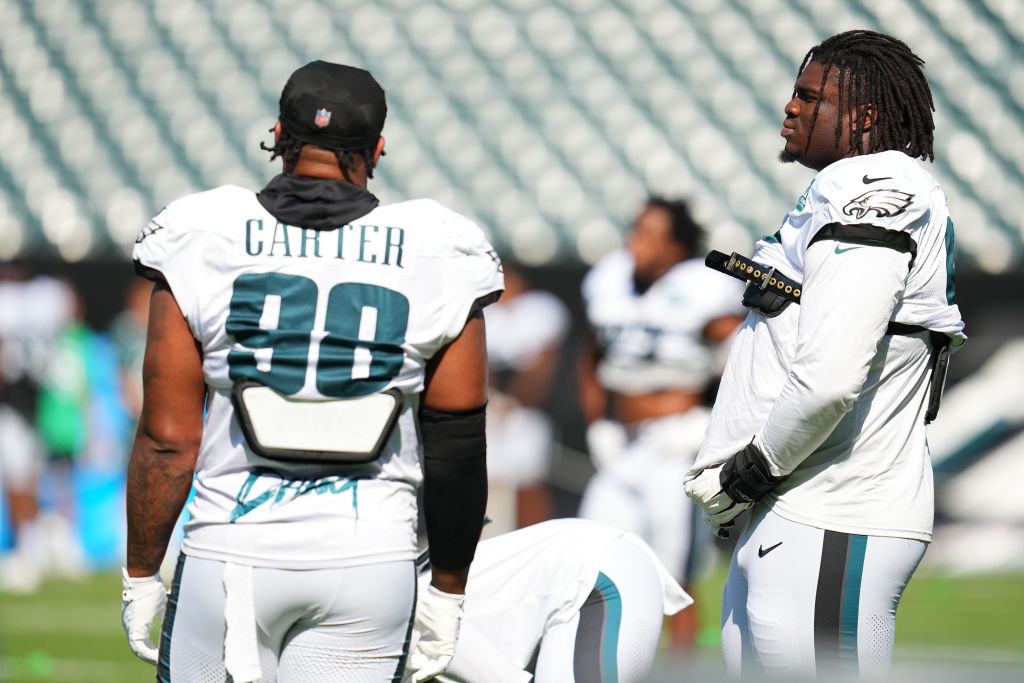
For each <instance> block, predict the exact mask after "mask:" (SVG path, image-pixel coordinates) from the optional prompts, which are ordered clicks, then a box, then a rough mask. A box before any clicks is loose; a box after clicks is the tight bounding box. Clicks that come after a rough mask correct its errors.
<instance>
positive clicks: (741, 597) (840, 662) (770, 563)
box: [722, 506, 927, 680]
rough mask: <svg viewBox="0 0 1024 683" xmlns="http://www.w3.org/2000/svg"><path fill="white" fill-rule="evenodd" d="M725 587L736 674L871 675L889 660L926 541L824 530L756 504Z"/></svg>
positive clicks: (727, 649) (728, 656) (728, 660)
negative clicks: (899, 613) (900, 610)
mask: <svg viewBox="0 0 1024 683" xmlns="http://www.w3.org/2000/svg"><path fill="white" fill-rule="evenodd" d="M752 512H753V513H754V514H753V515H752V516H751V520H750V522H749V524H748V525H747V527H746V529H744V531H743V534H742V535H741V536H740V538H739V540H738V542H737V545H736V549H735V551H734V552H733V557H732V564H731V566H730V567H729V578H728V580H727V581H726V584H725V590H724V591H723V594H722V653H723V655H724V657H725V664H726V668H727V669H728V671H729V672H730V673H732V674H734V675H739V674H740V673H743V674H751V673H755V674H756V673H764V674H766V675H768V676H770V677H776V676H780V677H797V676H817V677H818V678H821V679H822V680H827V679H828V678H829V675H828V674H829V672H833V673H839V672H844V673H846V674H847V675H849V674H851V673H852V674H854V675H861V676H871V675H875V674H879V673H884V672H886V671H887V670H888V668H889V666H890V664H891V663H892V654H893V640H894V635H895V626H896V607H897V605H898V604H899V601H900V597H901V596H902V595H903V589H904V588H905V587H906V585H907V582H908V581H909V580H910V577H911V575H912V574H913V573H914V570H915V569H917V565H918V563H919V562H920V561H921V558H922V557H923V556H924V551H925V548H926V546H927V544H926V543H924V542H923V541H915V540H910V539H905V538H893V537H886V536H862V535H857V534H844V533H839V532H836V531H826V530H824V529H818V528H816V527H812V526H807V525H804V524H798V523H796V522H791V521H789V520H787V519H783V518H782V517H780V516H778V515H776V514H775V513H773V512H770V511H768V510H767V507H766V506H758V507H756V508H755V509H754V510H752Z"/></svg>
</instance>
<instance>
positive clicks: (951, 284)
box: [946, 218, 956, 306]
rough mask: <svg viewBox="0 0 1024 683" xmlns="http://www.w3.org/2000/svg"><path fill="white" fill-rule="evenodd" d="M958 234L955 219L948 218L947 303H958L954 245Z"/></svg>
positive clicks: (951, 304)
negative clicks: (955, 232)
mask: <svg viewBox="0 0 1024 683" xmlns="http://www.w3.org/2000/svg"><path fill="white" fill-rule="evenodd" d="M955 244H956V235H955V234H954V230H953V219H952V218H946V303H947V304H949V305H950V306H953V305H955V304H956V272H955V270H954V267H953V247H954V245H955Z"/></svg>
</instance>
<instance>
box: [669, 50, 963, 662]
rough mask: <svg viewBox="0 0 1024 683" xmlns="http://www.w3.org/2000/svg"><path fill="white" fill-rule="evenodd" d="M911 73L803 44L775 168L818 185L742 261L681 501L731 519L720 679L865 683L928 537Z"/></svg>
mask: <svg viewBox="0 0 1024 683" xmlns="http://www.w3.org/2000/svg"><path fill="white" fill-rule="evenodd" d="M922 67H923V62H922V60H921V59H920V58H918V57H917V56H916V55H915V54H914V53H913V52H911V50H910V49H909V48H908V47H907V46H906V45H905V44H904V43H902V42H900V41H899V40H897V39H895V38H893V37H891V36H887V35H883V34H880V33H875V32H872V31H849V32H846V33H841V34H839V35H836V36H833V37H831V38H829V39H828V40H825V41H824V42H822V43H821V44H820V45H817V46H815V47H814V48H812V49H811V50H810V51H809V52H808V53H807V56H806V57H805V58H804V61H803V63H802V64H801V66H800V70H799V73H798V76H797V80H796V85H795V87H794V90H793V97H792V99H791V100H790V101H789V103H787V104H786V107H785V110H784V111H785V121H784V123H783V128H782V136H783V137H784V138H785V139H786V144H785V147H784V149H783V151H782V154H781V155H780V159H781V160H782V161H784V162H793V161H796V162H799V163H800V164H802V165H804V166H807V167H808V168H811V169H814V170H815V171H818V173H817V175H816V176H815V177H814V178H813V180H812V181H811V184H810V185H809V186H808V187H807V189H806V190H805V191H804V193H803V195H802V196H801V197H800V199H799V200H798V202H797V204H796V207H795V208H794V209H793V210H792V211H790V212H789V213H788V214H787V215H786V217H785V219H784V220H783V223H782V227H781V228H780V229H779V230H778V231H776V232H775V233H774V234H773V235H769V236H766V237H763V238H762V239H761V240H759V241H758V243H757V247H756V251H755V254H754V256H753V258H752V259H748V258H747V257H745V256H741V255H738V254H733V255H732V257H729V256H724V255H722V254H719V253H717V252H712V254H711V255H710V256H709V257H708V259H707V265H709V266H711V267H713V268H716V269H718V270H722V271H723V272H725V273H727V274H729V275H734V276H736V277H740V278H742V279H744V280H746V281H747V282H748V284H747V289H746V291H745V293H744V297H743V302H744V304H745V305H746V306H747V308H748V309H750V312H749V313H748V315H747V318H746V320H745V322H744V324H743V325H742V326H741V328H740V330H739V332H738V334H737V337H736V340H735V342H734V343H733V346H732V348H731V350H730V354H729V359H728V362H727V364H726V369H725V372H724V374H723V377H722V382H721V386H720V389H719V393H718V397H717V400H716V402H715V406H714V409H713V411H712V415H711V419H710V423H709V426H708V429H707V433H706V434H705V438H704V442H703V445H702V448H701V452H700V454H699V455H698V456H697V460H696V464H695V466H694V468H693V469H692V470H691V471H690V475H689V477H690V478H689V480H688V481H687V483H686V485H685V489H686V493H687V495H689V496H690V497H691V498H692V499H693V500H694V501H695V502H696V503H698V504H699V505H700V506H701V507H703V508H704V510H705V512H706V514H707V516H708V521H709V522H710V523H711V525H712V527H714V528H715V529H717V530H718V533H719V535H720V536H725V535H728V533H729V531H730V529H731V527H732V525H733V520H734V518H735V517H736V516H737V515H738V514H739V513H740V512H742V511H743V510H747V509H749V510H750V515H749V519H748V523H747V526H746V528H745V529H744V530H743V532H742V533H741V534H740V536H739V539H738V541H737V545H736V549H735V551H734V554H733V559H732V565H731V567H730V570H729V578H728V580H727V582H726V585H725V590H724V594H723V600H722V648H723V654H724V655H725V660H726V667H727V668H728V669H729V670H730V671H732V672H734V673H740V672H743V673H747V672H749V671H750V670H752V669H753V670H755V671H757V670H761V671H763V672H765V673H767V674H769V675H779V676H787V677H793V676H804V675H815V674H816V675H818V676H825V675H828V674H830V673H835V672H836V670H837V669H839V670H842V671H852V672H854V673H857V674H862V675H867V674H874V673H878V672H880V671H884V670H885V669H887V668H888V666H889V665H890V663H891V660H892V653H893V639H894V633H895V617H896V607H897V605H898V604H899V600H900V596H901V595H902V592H903V588H904V587H905V586H906V584H907V582H908V581H909V580H910V577H911V575H912V574H913V573H914V570H915V569H916V568H917V565H918V563H919V562H920V561H921V558H922V557H923V555H924V552H925V548H926V546H927V544H928V542H929V541H930V540H931V535H932V518H933V508H934V505H933V493H932V472H931V465H930V460H929V455H928V441H927V436H926V429H925V425H926V424H927V423H928V422H930V421H931V420H932V419H934V417H935V414H936V412H937V410H938V405H939V399H940V396H941V390H942V383H943V375H944V371H945V365H946V362H947V361H948V354H949V349H950V347H957V346H959V345H960V344H962V343H963V342H964V340H965V339H966V337H965V336H964V334H963V326H964V325H963V321H962V319H961V317H960V311H959V309H958V308H957V306H956V287H955V285H954V282H953V222H952V220H951V219H950V217H949V211H948V209H947V206H946V197H945V195H944V194H943V192H942V189H941V188H940V187H939V185H938V183H937V182H936V181H935V179H934V178H933V177H932V176H931V175H930V174H929V173H928V172H927V171H925V170H924V169H923V168H922V167H921V166H920V165H919V164H918V162H917V161H915V158H916V157H920V158H922V159H926V160H932V158H933V153H932V131H933V128H934V126H933V123H932V109H933V107H932V99H931V93H930V90H929V88H928V83H927V81H926V80H925V77H924V74H923V71H922Z"/></svg>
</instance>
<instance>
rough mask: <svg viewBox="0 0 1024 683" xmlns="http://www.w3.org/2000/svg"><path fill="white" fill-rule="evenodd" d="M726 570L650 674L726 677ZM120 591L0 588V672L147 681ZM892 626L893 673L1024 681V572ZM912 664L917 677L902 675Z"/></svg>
mask: <svg viewBox="0 0 1024 683" xmlns="http://www.w3.org/2000/svg"><path fill="white" fill-rule="evenodd" d="M724 578H725V577H724V568H723V569H719V570H718V571H716V572H714V573H713V574H712V575H711V576H710V577H709V578H708V579H706V580H705V581H703V582H702V583H701V584H699V585H698V587H697V589H696V590H695V592H696V593H697V594H696V595H695V597H696V599H697V604H696V606H695V607H697V608H698V609H699V610H700V615H701V619H702V620H703V622H704V623H705V624H706V626H705V628H704V629H703V630H702V634H701V638H700V645H699V646H698V651H697V654H696V655H695V656H694V657H693V658H691V659H690V660H688V661H685V662H684V661H672V660H669V659H668V658H666V657H661V658H659V660H658V665H657V667H656V671H655V674H654V676H653V678H652V680H653V681H656V682H657V683H661V682H662V681H687V680H699V681H701V683H708V682H709V681H712V680H725V678H724V676H723V675H722V673H721V663H720V660H719V658H718V634H717V622H718V614H719V597H720V591H721V585H722V582H723V581H724ZM120 590H121V578H120V575H119V574H118V573H116V572H110V573H103V574H95V575H91V576H87V577H85V578H83V579H81V580H76V581H70V580H64V581H56V580H55V581H50V582H48V583H45V584H44V585H43V587H42V588H41V589H40V590H39V591H38V592H37V593H36V594H34V595H29V596H23V595H12V594H7V593H0V680H3V681H12V682H21V681H67V682H82V683H85V682H100V681H103V682H106V683H121V682H129V681H152V680H154V672H155V670H154V668H153V667H151V666H149V665H147V664H145V663H143V662H141V661H139V660H137V659H136V658H135V656H134V655H132V654H131V652H130V651H129V650H128V645H127V644H126V642H125V639H124V635H123V633H122V631H121V622H120ZM896 629H897V634H896V668H895V671H897V672H899V674H900V675H899V676H898V677H894V680H929V681H947V680H948V681H955V680H969V681H970V683H988V682H989V681H993V682H995V681H1000V682H1001V681H1004V680H1005V681H1013V680H1016V681H1020V680H1024V576H1021V575H1000V576H973V577H965V578H951V577H946V576H938V575H929V574H923V573H919V574H918V575H917V576H915V577H914V579H913V580H912V581H911V582H910V586H909V587H908V588H907V591H906V594H905V595H904V599H903V602H902V604H901V605H900V613H899V618H898V619H897V624H896ZM918 671H920V672H922V673H921V678H920V679H918V678H915V677H914V674H912V673H910V672H918Z"/></svg>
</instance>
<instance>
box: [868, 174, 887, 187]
mask: <svg viewBox="0 0 1024 683" xmlns="http://www.w3.org/2000/svg"><path fill="white" fill-rule="evenodd" d="M860 180H861V182H862V183H864V184H865V185H870V184H871V183H877V182H878V181H879V180H892V176H888V175H884V176H882V177H880V178H869V177H868V176H867V174H865V175H864V177H863V178H861V179H860Z"/></svg>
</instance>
